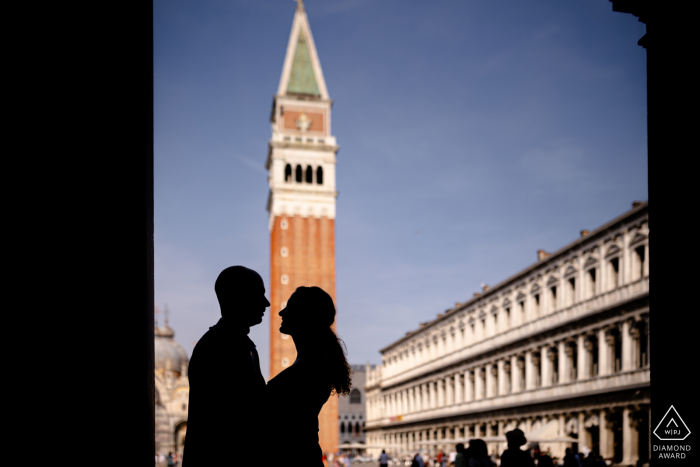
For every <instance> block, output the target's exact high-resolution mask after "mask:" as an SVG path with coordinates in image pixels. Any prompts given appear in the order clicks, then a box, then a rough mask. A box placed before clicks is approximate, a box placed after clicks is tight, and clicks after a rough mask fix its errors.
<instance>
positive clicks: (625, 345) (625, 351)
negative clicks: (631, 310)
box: [620, 320, 634, 371]
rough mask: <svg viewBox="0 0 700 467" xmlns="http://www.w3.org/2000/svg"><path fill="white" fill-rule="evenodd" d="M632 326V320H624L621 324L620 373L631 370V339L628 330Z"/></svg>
mask: <svg viewBox="0 0 700 467" xmlns="http://www.w3.org/2000/svg"><path fill="white" fill-rule="evenodd" d="M632 326H634V320H625V321H623V322H622V336H621V337H622V339H620V340H621V342H622V368H621V369H622V371H629V370H631V369H632V353H633V349H632V339H631V335H630V334H631V333H630V329H631V328H632Z"/></svg>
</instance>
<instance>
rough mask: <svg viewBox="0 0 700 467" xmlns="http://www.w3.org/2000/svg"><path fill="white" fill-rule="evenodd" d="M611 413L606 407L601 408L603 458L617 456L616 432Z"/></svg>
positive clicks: (601, 453) (601, 451) (601, 450)
mask: <svg viewBox="0 0 700 467" xmlns="http://www.w3.org/2000/svg"><path fill="white" fill-rule="evenodd" d="M610 415H611V414H610V413H609V412H608V411H607V410H605V409H603V410H601V411H600V415H599V426H598V429H599V432H600V455H601V456H602V457H603V459H611V458H613V457H614V456H615V445H614V443H615V434H614V432H613V424H612V422H611V420H610Z"/></svg>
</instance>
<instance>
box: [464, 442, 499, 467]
mask: <svg viewBox="0 0 700 467" xmlns="http://www.w3.org/2000/svg"><path fill="white" fill-rule="evenodd" d="M469 450H470V451H471V458H470V459H469V467H494V463H493V462H491V459H490V458H489V451H488V449H487V448H486V443H485V442H484V441H483V440H481V439H470V440H469Z"/></svg>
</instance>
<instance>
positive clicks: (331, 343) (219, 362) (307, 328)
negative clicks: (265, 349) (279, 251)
mask: <svg viewBox="0 0 700 467" xmlns="http://www.w3.org/2000/svg"><path fill="white" fill-rule="evenodd" d="M215 290H216V296H217V298H218V299H219V305H220V307H221V316H222V317H221V319H220V320H219V322H218V323H216V325H214V326H212V327H211V328H209V331H207V332H206V333H205V334H204V336H202V338H201V339H200V340H199V342H197V344H196V346H195V348H194V351H193V352H192V358H191V359H190V364H189V372H188V374H189V381H190V402H189V416H188V420H187V438H186V442H185V451H184V455H183V467H200V466H202V467H223V466H234V465H235V466H238V465H242V466H253V465H255V466H258V465H261V466H262V465H272V464H276V463H277V462H279V460H281V459H280V458H282V459H284V460H283V461H282V463H283V464H284V465H286V466H293V465H300V466H301V465H303V466H321V465H323V463H322V456H323V454H322V452H321V447H320V446H319V444H318V430H319V426H318V414H319V412H320V411H321V407H322V406H323V404H324V403H325V402H326V401H327V400H328V398H329V397H330V395H331V394H332V393H337V394H343V395H347V394H348V393H349V392H350V386H351V379H350V366H349V365H348V363H347V360H346V358H345V352H344V351H343V347H342V346H341V343H340V341H339V339H338V338H337V337H336V335H335V333H334V332H333V330H332V329H331V325H332V324H333V321H334V320H335V306H334V304H333V299H332V298H331V297H330V295H328V294H327V293H326V292H324V291H323V290H322V289H320V288H318V287H299V288H298V289H296V291H295V292H294V293H293V294H292V296H291V297H290V298H289V300H288V301H287V306H286V308H285V309H284V310H282V311H281V312H280V316H281V317H282V326H281V327H280V331H281V332H282V333H283V334H288V335H290V336H291V337H292V339H293V340H294V345H295V346H296V349H297V359H296V361H295V362H294V364H293V365H291V366H290V367H288V368H286V369H285V370H284V371H282V372H281V373H279V374H278V375H277V376H275V377H274V378H273V379H272V380H270V381H269V382H268V383H267V385H266V384H265V380H264V378H263V376H262V374H261V372H260V361H259V359H258V353H257V351H256V349H255V344H254V343H253V341H251V340H250V338H249V337H248V333H249V332H250V327H251V326H255V325H256V324H260V323H261V322H262V318H263V315H264V314H265V308H267V307H268V306H270V302H268V300H267V299H266V298H265V285H264V283H263V280H262V277H260V275H259V274H258V273H256V272H255V271H253V270H251V269H248V268H245V267H243V266H233V267H230V268H227V269H225V270H224V271H223V272H222V273H221V274H220V275H219V277H218V278H217V279H216V285H215Z"/></svg>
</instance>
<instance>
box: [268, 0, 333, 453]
mask: <svg viewBox="0 0 700 467" xmlns="http://www.w3.org/2000/svg"><path fill="white" fill-rule="evenodd" d="M332 103H333V101H332V100H331V99H330V98H329V97H328V91H327V89H326V82H325V80H324V79H323V72H322V71H321V64H320V62H319V60H318V54H317V53H316V47H315V46H314V40H313V36H312V35H311V28H310V27H309V21H308V19H307V17H306V11H305V9H304V4H303V2H302V1H301V0H298V1H297V7H296V12H295V14H294V21H293V23H292V31H291V34H290V36H289V43H288V45H287V53H286V56H285V59H284V66H283V68H282V77H281V79H280V83H279V88H278V89H277V94H276V95H275V97H274V101H273V104H272V116H271V123H272V138H271V139H270V142H269V145H268V153H267V162H266V165H265V166H266V168H267V170H268V171H269V176H268V180H269V183H270V195H269V199H268V203H267V210H268V212H269V213H270V220H269V228H270V232H271V236H270V237H271V242H270V243H271V248H270V274H271V277H270V302H271V305H270V378H273V377H274V376H275V375H277V374H278V373H279V372H281V371H282V370H284V369H285V368H286V367H288V366H289V365H291V364H292V363H294V360H295V359H296V350H295V347H294V342H293V341H292V339H291V338H289V336H287V335H283V334H281V333H280V332H279V328H280V317H279V315H278V313H279V312H280V310H281V309H283V308H284V307H285V306H286V303H287V299H288V298H289V296H290V295H291V294H292V292H294V290H295V289H296V288H297V287H299V286H302V285H303V286H318V287H320V288H322V289H323V290H325V291H326V292H328V294H329V295H330V296H331V297H333V301H334V302H335V199H336V196H337V193H336V189H335V165H336V153H337V152H338V146H337V145H336V141H335V137H333V136H332V135H331V105H332ZM334 327H335V323H334ZM319 440H320V444H321V449H322V450H323V452H324V453H325V452H336V451H337V449H338V398H337V397H336V396H332V397H331V398H330V399H329V400H328V402H327V403H326V404H325V405H324V406H323V409H322V410H321V413H320V415H319Z"/></svg>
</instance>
